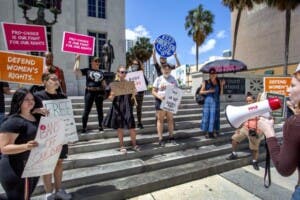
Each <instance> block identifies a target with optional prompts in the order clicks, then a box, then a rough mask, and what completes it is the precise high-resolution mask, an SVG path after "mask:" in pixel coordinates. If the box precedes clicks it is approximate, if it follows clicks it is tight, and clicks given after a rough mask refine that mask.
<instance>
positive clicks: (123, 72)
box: [119, 71, 127, 74]
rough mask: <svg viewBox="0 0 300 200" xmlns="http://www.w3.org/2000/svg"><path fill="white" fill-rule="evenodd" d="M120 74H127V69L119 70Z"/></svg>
mask: <svg viewBox="0 0 300 200" xmlns="http://www.w3.org/2000/svg"><path fill="white" fill-rule="evenodd" d="M119 73H120V74H127V71H119Z"/></svg>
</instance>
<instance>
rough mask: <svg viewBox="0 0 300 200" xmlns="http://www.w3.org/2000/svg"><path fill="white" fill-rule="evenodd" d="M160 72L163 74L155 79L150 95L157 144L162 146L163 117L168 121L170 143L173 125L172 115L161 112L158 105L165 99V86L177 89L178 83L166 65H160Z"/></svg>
mask: <svg viewBox="0 0 300 200" xmlns="http://www.w3.org/2000/svg"><path fill="white" fill-rule="evenodd" d="M161 70H162V73H163V74H162V75H161V76H159V77H157V78H156V79H155V81H154V83H153V89H152V94H153V96H154V97H155V109H156V117H157V133H158V143H159V145H160V146H164V142H163V136H162V133H163V124H164V118H165V116H166V117H167V121H168V130H169V140H170V142H172V143H175V140H174V136H173V131H174V123H173V113H171V112H169V111H165V110H162V109H161V108H160V105H161V102H162V101H163V100H164V98H165V92H166V86H167V85H173V86H176V87H178V83H177V81H176V79H175V78H174V76H172V75H171V70H172V68H171V67H170V65H168V64H164V65H162V67H161Z"/></svg>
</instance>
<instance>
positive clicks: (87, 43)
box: [61, 31, 95, 56]
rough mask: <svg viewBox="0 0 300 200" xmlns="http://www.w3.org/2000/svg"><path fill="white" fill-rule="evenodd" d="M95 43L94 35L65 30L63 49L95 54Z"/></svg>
mask: <svg viewBox="0 0 300 200" xmlns="http://www.w3.org/2000/svg"><path fill="white" fill-rule="evenodd" d="M94 45H95V37H93V36H88V35H83V34H78V33H71V32H66V31H65V32H64V34H63V40H62V47H61V50H62V51H63V52H68V53H77V54H82V55H89V56H92V55H94Z"/></svg>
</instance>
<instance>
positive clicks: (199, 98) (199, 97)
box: [195, 84, 205, 105]
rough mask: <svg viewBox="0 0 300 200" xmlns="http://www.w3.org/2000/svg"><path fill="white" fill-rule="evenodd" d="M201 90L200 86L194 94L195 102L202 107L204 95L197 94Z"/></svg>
mask: <svg viewBox="0 0 300 200" xmlns="http://www.w3.org/2000/svg"><path fill="white" fill-rule="evenodd" d="M201 88H202V84H201V85H200V86H199V87H198V88H197V90H196V92H195V100H196V103H197V104H198V105H203V104H204V100H205V95H203V94H199V92H200V90H201Z"/></svg>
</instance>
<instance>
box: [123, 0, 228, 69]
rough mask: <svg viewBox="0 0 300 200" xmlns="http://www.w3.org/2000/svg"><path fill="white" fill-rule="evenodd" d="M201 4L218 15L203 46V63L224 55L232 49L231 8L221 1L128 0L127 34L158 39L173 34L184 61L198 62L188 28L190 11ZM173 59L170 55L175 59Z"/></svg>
mask: <svg viewBox="0 0 300 200" xmlns="http://www.w3.org/2000/svg"><path fill="white" fill-rule="evenodd" d="M199 4H202V5H203V8H204V9H206V10H209V11H210V12H211V13H213V14H214V16H215V19H214V24H213V29H214V31H213V33H211V34H210V35H209V37H208V38H207V39H206V40H205V42H204V44H203V45H202V46H201V47H200V49H199V52H200V53H199V63H202V62H204V61H206V60H208V59H209V57H210V56H222V52H223V50H227V49H230V48H231V35H230V34H231V33H230V25H231V24H230V11H229V9H228V8H226V7H224V6H223V5H222V3H221V0H202V1H200V0H126V1H125V16H126V20H125V25H126V37H129V38H132V37H135V36H136V35H139V36H146V37H150V38H151V41H154V40H155V39H156V38H157V37H158V36H159V35H161V34H169V35H171V36H173V37H174V38H175V40H176V44H177V50H176V52H177V55H178V57H179V59H180V62H181V64H195V62H196V61H195V59H196V58H195V44H194V42H193V40H192V38H190V37H188V36H187V31H186V30H185V28H184V23H185V17H186V16H187V14H188V11H189V10H191V9H194V8H196V7H197V6H198V5H199ZM172 60H173V58H170V61H172Z"/></svg>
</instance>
